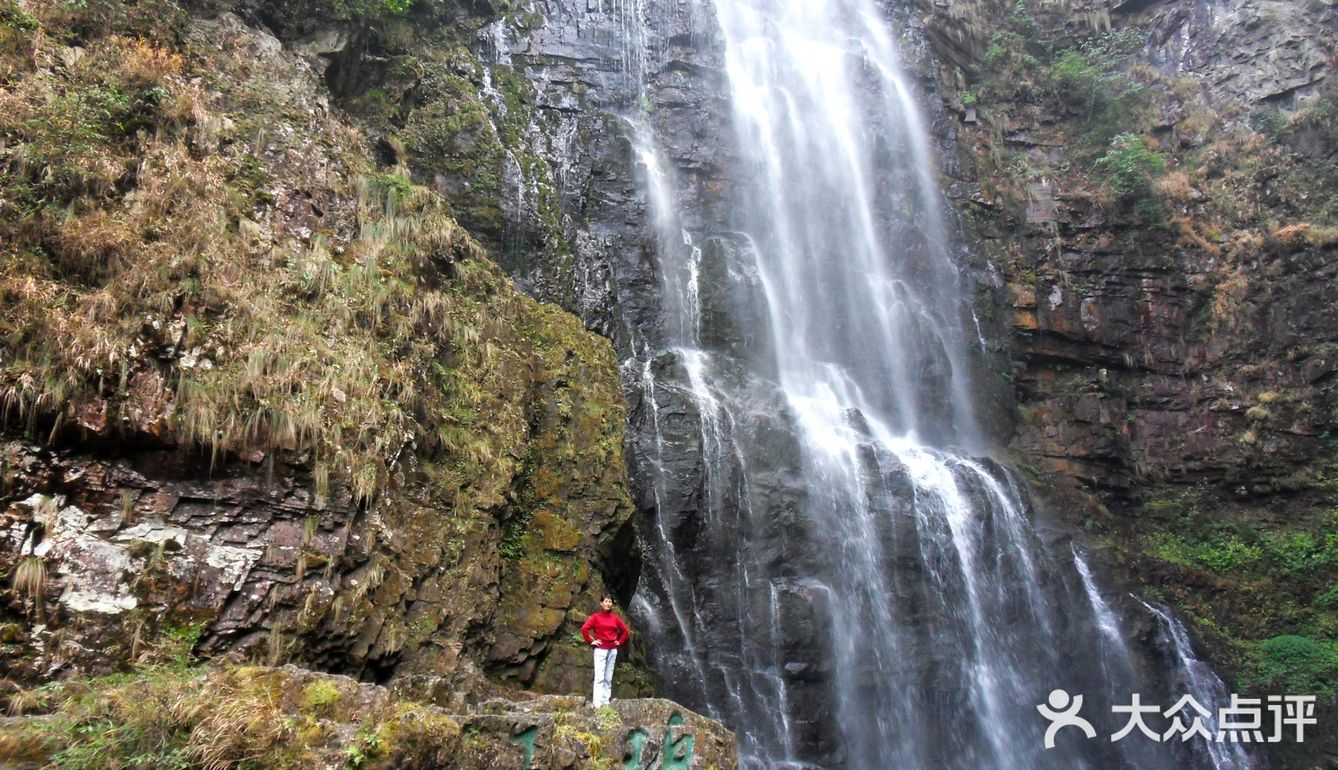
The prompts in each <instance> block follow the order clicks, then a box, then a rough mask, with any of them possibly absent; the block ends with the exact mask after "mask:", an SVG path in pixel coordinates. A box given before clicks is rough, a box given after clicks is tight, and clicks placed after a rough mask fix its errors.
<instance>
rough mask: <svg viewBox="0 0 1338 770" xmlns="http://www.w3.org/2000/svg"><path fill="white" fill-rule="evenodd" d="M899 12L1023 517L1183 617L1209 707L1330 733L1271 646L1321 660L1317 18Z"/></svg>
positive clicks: (1327, 418) (1325, 746)
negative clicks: (1001, 371)
mask: <svg viewBox="0 0 1338 770" xmlns="http://www.w3.org/2000/svg"><path fill="white" fill-rule="evenodd" d="M923 9H924V26H925V29H926V30H927V32H928V34H929V39H930V40H931V42H932V46H931V50H932V52H933V55H932V56H931V57H930V59H929V61H930V66H929V67H927V68H926V70H925V78H926V83H927V84H929V85H930V86H931V87H932V88H934V89H935V90H936V91H937V93H938V94H939V98H940V100H941V102H942V104H944V105H945V107H947V108H948V109H949V110H950V111H951V112H950V113H949V115H950V117H952V118H953V120H952V123H951V124H950V125H945V127H944V134H945V135H947V136H950V137H951V138H952V141H951V142H949V143H948V144H946V145H945V150H946V151H947V154H946V156H945V168H946V170H947V172H948V173H949V175H950V176H951V177H952V178H953V181H952V182H951V183H950V185H949V189H950V191H951V192H952V194H953V195H954V197H955V198H956V199H957V201H958V203H959V207H960V209H961V210H962V212H963V214H964V217H963V222H964V224H965V226H966V231H967V232H968V233H969V234H970V235H971V237H972V238H973V239H974V240H975V243H976V248H977V249H979V250H980V252H981V253H982V254H985V255H988V256H989V258H990V260H991V261H993V262H994V263H995V264H996V265H998V266H999V267H1000V268H1001V274H1000V275H999V285H998V294H997V298H998V303H999V304H997V305H995V308H996V309H997V312H996V314H995V315H994V316H993V317H992V318H991V319H990V323H991V325H992V326H993V328H994V329H996V331H994V332H991V333H990V336H994V335H998V339H1007V340H1009V344H1010V346H1011V348H1012V351H1013V352H1012V356H1013V360H1014V363H1013V378H1014V382H1015V385H1016V387H1015V393H1014V397H1015V401H1016V411H1015V434H1014V438H1013V447H1014V449H1015V450H1016V452H1017V456H1018V457H1019V458H1021V459H1022V461H1023V462H1024V463H1026V464H1028V465H1030V466H1031V468H1032V469H1033V471H1034V473H1033V480H1034V481H1036V482H1038V484H1037V488H1038V490H1039V491H1040V492H1041V495H1042V497H1044V498H1048V500H1049V504H1048V506H1046V505H1043V507H1050V508H1052V509H1054V510H1056V511H1069V512H1070V513H1069V514H1067V515H1065V516H1061V517H1060V518H1061V519H1068V521H1069V523H1070V524H1073V525H1079V526H1081V527H1082V528H1083V529H1085V530H1087V535H1086V537H1085V539H1091V540H1092V541H1094V542H1105V543H1107V544H1108V545H1107V549H1106V550H1105V554H1106V555H1105V556H1103V557H1100V561H1102V562H1103V564H1102V565H1100V566H1101V567H1102V568H1103V569H1102V571H1103V572H1104V573H1105V574H1104V576H1103V577H1104V580H1105V581H1108V582H1107V584H1108V585H1109V584H1122V585H1126V586H1128V587H1129V588H1130V589H1132V590H1136V591H1143V590H1147V589H1148V588H1150V589H1151V590H1153V591H1158V592H1161V595H1162V596H1164V597H1165V598H1166V599H1167V600H1168V601H1170V602H1171V603H1172V604H1174V605H1175V606H1176V607H1178V608H1179V609H1180V610H1182V611H1183V612H1184V613H1186V615H1187V616H1188V618H1189V620H1190V625H1191V627H1193V629H1194V632H1195V635H1196V636H1197V637H1198V639H1197V642H1198V643H1199V644H1201V645H1202V647H1203V648H1204V649H1205V650H1206V652H1207V653H1208V654H1209V657H1210V658H1211V659H1212V660H1213V662H1214V663H1215V664H1216V665H1218V666H1219V668H1220V669H1221V670H1223V671H1224V672H1225V674H1226V676H1227V677H1228V681H1229V684H1230V685H1231V686H1232V689H1235V690H1238V691H1241V692H1242V693H1245V694H1249V693H1265V692H1273V691H1275V690H1278V689H1279V688H1285V687H1288V686H1290V687H1292V688H1293V689H1295V690H1297V691H1304V692H1311V693H1315V694H1317V695H1318V696H1319V699H1320V712H1321V716H1320V719H1321V720H1323V719H1326V718H1331V716H1328V715H1329V714H1331V713H1332V711H1331V710H1332V708H1333V706H1332V703H1331V692H1332V690H1331V685H1330V684H1326V682H1328V681H1330V680H1331V677H1332V676H1333V672H1334V670H1335V669H1334V667H1333V664H1332V663H1325V664H1320V665H1319V666H1318V669H1317V670H1324V671H1328V672H1329V673H1327V674H1322V675H1318V676H1319V678H1318V679H1314V680H1308V679H1306V678H1305V677H1301V678H1299V679H1297V678H1290V677H1291V675H1290V674H1281V673H1279V672H1281V671H1286V670H1288V666H1287V664H1279V663H1278V662H1277V659H1276V658H1274V657H1271V656H1272V655H1273V653H1271V652H1269V650H1270V649H1272V646H1273V645H1276V644H1281V643H1280V642H1278V641H1277V640H1278V639H1280V638H1282V639H1295V638H1304V639H1306V640H1309V639H1313V640H1315V643H1316V644H1319V643H1325V642H1329V641H1331V640H1332V639H1333V631H1332V628H1333V625H1332V624H1333V616H1332V614H1331V613H1332V609H1331V607H1330V605H1328V604H1326V603H1325V601H1324V600H1323V599H1322V598H1321V597H1322V595H1323V593H1324V591H1325V590H1327V587H1328V586H1329V585H1331V584H1332V581H1333V579H1334V573H1333V571H1332V570H1331V569H1330V568H1329V567H1326V566H1320V565H1321V563H1326V559H1327V557H1324V556H1319V555H1318V554H1319V552H1320V551H1321V550H1322V548H1319V547H1316V548H1314V549H1311V548H1310V547H1309V546H1308V545H1305V543H1309V542H1311V541H1312V540H1314V541H1316V542H1318V541H1324V540H1326V538H1329V537H1331V536H1332V534H1331V533H1332V532H1333V528H1332V523H1331V522H1330V521H1329V520H1328V519H1327V518H1326V517H1327V514H1328V512H1329V511H1330V510H1332V507H1333V505H1334V502H1335V500H1334V498H1333V493H1332V490H1331V488H1330V487H1329V484H1328V482H1327V481H1326V479H1328V478H1330V476H1331V474H1330V472H1329V470H1328V468H1329V467H1330V466H1331V464H1332V461H1333V457H1334V449H1335V448H1334V445H1333V443H1332V441H1331V440H1330V435H1331V434H1332V426H1333V420H1334V407H1335V405H1336V404H1335V400H1334V392H1333V389H1332V387H1331V383H1330V375H1329V374H1328V372H1329V371H1330V369H1331V358H1332V347H1333V341H1334V339H1335V335H1336V334H1338V326H1336V325H1335V324H1336V323H1338V318H1335V317H1334V314H1333V310H1332V303H1330V302H1329V301H1328V300H1327V298H1326V297H1327V294H1328V286H1329V285H1330V281H1331V280H1332V276H1331V275H1330V273H1331V268H1330V267H1329V263H1330V262H1332V256H1333V249H1334V245H1335V240H1334V236H1333V231H1332V230H1331V223H1332V222H1333V221H1334V219H1333V217H1334V211H1335V200H1334V189H1335V179H1336V177H1335V174H1334V170H1335V151H1336V150H1338V146H1335V144H1334V142H1333V131H1332V126H1333V123H1332V117H1331V116H1332V114H1333V104H1334V95H1335V90H1334V89H1335V82H1334V77H1333V71H1332V62H1333V40H1334V30H1335V29H1336V28H1338V17H1336V16H1335V12H1334V8H1333V6H1332V4H1329V3H1268V2H1204V3H1162V2H1128V3H1110V4H1103V3H1089V4H1084V5H1083V6H1079V5H1077V4H1074V7H1073V8H1072V9H1071V10H1070V9H1054V8H1048V7H1046V6H1043V5H1037V4H1031V3H1027V4H1024V5H1007V4H1004V3H991V2H982V3H962V4H957V3H954V4H952V7H951V8H948V7H942V6H937V5H936V6H932V7H931V6H929V5H928V4H924V5H923ZM1121 134H1124V135H1126V136H1136V137H1138V138H1137V139H1136V140H1132V144H1131V143H1130V141H1131V140H1130V139H1128V138H1122V137H1121ZM1321 136H1323V137H1325V138H1320V137H1321ZM1122 142H1123V144H1121V143H1122ZM1129 147H1141V148H1143V149H1144V150H1146V151H1147V153H1146V154H1140V153H1139V152H1137V151H1136V150H1135V151H1134V152H1129V151H1128V148H1129ZM1120 162H1125V163H1126V164H1127V165H1125V166H1124V168H1125V169H1126V170H1132V173H1131V175H1130V176H1126V177H1121V176H1120V175H1119V174H1118V173H1116V172H1115V171H1114V167H1115V166H1116V165H1118V164H1119V163H1120ZM1139 164H1146V165H1139ZM1126 183H1129V184H1126ZM982 317H985V316H982ZM1283 543H1288V544H1290V545H1282V544H1283ZM1293 548H1295V550H1294V551H1293V550H1292V549H1293ZM1232 549H1244V555H1243V556H1242V557H1241V558H1239V559H1237V558H1226V559H1217V558H1215V555H1216V554H1219V553H1226V552H1228V551H1230V550H1232ZM1301 554H1304V555H1301ZM1297 557H1299V561H1297V560H1296V558H1297ZM1311 559H1314V560H1313V561H1311ZM1302 563H1305V564H1308V565H1309V566H1304V567H1303V566H1300V565H1301V564H1302ZM1288 565H1291V566H1288ZM1279 597H1285V598H1284V599H1283V600H1282V602H1283V605H1285V606H1282V605H1279V604H1278V599H1279ZM1266 671H1267V672H1271V673H1262V672H1266ZM1334 752H1335V748H1334V746H1333V745H1332V744H1331V743H1330V742H1328V741H1327V739H1324V738H1318V739H1314V740H1312V739H1310V738H1307V742H1306V744H1305V745H1304V746H1296V745H1290V746H1280V747H1274V749H1273V755H1272V759H1273V761H1274V762H1275V763H1276V764H1277V766H1280V767H1293V766H1294V767H1303V766H1304V767H1311V766H1324V765H1325V763H1328V762H1332V758H1333V756H1334Z"/></svg>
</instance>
